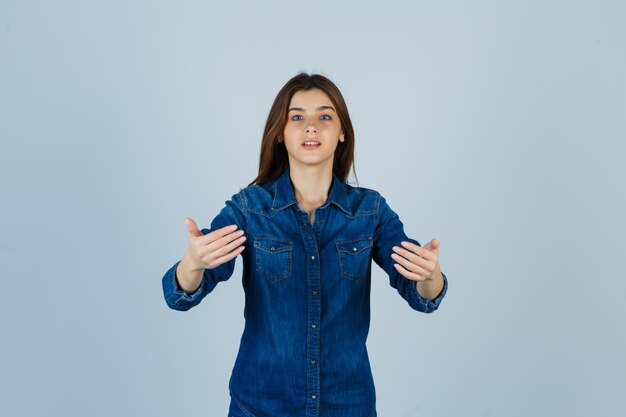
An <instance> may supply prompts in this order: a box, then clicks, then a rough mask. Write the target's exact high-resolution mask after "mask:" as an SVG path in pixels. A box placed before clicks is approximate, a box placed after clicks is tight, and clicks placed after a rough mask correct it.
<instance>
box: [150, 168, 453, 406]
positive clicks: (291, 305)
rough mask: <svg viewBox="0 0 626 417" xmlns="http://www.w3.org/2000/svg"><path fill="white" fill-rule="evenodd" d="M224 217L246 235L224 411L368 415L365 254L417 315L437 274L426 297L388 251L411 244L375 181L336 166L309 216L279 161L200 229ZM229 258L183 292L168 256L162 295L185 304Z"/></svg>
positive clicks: (222, 271)
mask: <svg viewBox="0 0 626 417" xmlns="http://www.w3.org/2000/svg"><path fill="white" fill-rule="evenodd" d="M230 224H237V226H238V228H240V229H243V230H244V231H245V235H246V236H247V240H246V241H245V246H246V249H245V250H244V251H243V252H242V253H241V256H242V259H243V277H242V283H243V288H244V292H245V308H244V318H245V326H244V331H243V335H242V337H241V344H240V347H239V352H238V354H237V358H236V360H235V364H234V367H233V370H232V374H231V377H230V381H229V391H230V396H231V403H230V408H229V416H232V417H244V416H245V417H270V416H272V417H275V416H281V417H304V416H306V417H313V416H316V417H374V416H376V393H375V388H374V380H373V377H372V372H371V369H370V362H369V358H368V353H367V348H366V345H365V342H366V340H367V334H368V331H369V323H370V287H371V272H372V270H371V260H372V259H373V260H374V262H376V264H377V265H379V266H380V267H381V268H382V269H383V270H384V271H385V272H386V273H387V275H388V276H389V284H390V285H391V287H393V288H395V289H396V290H397V291H398V294H399V295H400V296H401V297H402V298H403V299H404V300H405V302H406V303H407V304H408V305H409V307H410V308H412V309H413V310H415V311H420V312H423V313H431V312H433V311H435V310H436V309H437V308H438V307H439V304H440V302H441V300H442V298H443V297H444V295H445V294H446V292H447V289H448V280H447V278H446V276H445V275H443V274H442V275H443V279H444V287H443V289H442V291H441V293H440V294H439V295H438V296H437V298H435V299H434V300H427V299H424V298H422V297H421V296H420V295H419V293H418V292H417V291H416V288H415V282H414V281H411V280H409V279H407V278H405V277H403V276H402V275H400V274H399V273H398V272H397V271H396V269H395V268H394V266H393V264H394V263H395V261H394V260H393V258H391V254H392V252H393V251H392V249H391V248H392V246H394V245H397V246H399V245H400V242H401V241H403V240H405V241H410V242H413V243H415V244H417V245H419V242H418V241H416V240H414V239H411V238H409V237H408V236H407V235H406V234H405V233H404V229H403V225H402V222H401V221H400V219H399V218H398V215H397V214H396V213H395V212H394V211H393V210H392V209H391V208H390V207H389V205H388V204H387V202H386V201H385V198H384V197H382V196H381V195H380V194H379V193H378V192H377V191H374V190H371V189H367V188H363V187H353V186H351V185H349V184H345V183H343V182H341V181H340V180H339V179H338V178H337V177H336V176H335V175H333V182H332V187H331V191H330V193H329V196H328V199H327V200H326V202H325V203H324V204H323V205H322V206H321V207H319V208H317V209H316V210H315V215H314V223H313V224H311V221H310V217H309V215H308V213H307V212H305V211H303V210H301V209H300V207H299V206H298V203H297V201H296V199H295V196H294V193H293V188H292V184H291V180H290V177H289V170H288V169H287V170H285V172H284V173H283V174H282V175H281V176H280V177H279V178H278V179H276V180H274V181H272V182H269V183H266V184H263V185H253V186H249V187H246V188H244V189H242V190H240V191H239V192H238V193H236V194H234V195H233V196H232V197H231V199H230V200H228V201H226V204H225V207H224V208H223V209H222V210H221V212H220V213H219V214H218V215H217V216H216V217H215V218H214V219H213V221H212V222H211V227H210V229H202V233H203V234H207V233H209V232H211V231H213V230H216V229H219V228H221V227H224V226H227V225H230ZM235 259H236V258H235ZM235 259H232V260H230V261H229V262H227V263H224V264H222V265H220V266H218V267H217V268H214V269H209V270H205V271H204V275H203V277H202V282H201V284H200V287H199V288H198V289H197V290H196V291H195V292H194V293H193V294H187V293H185V292H184V291H182V290H181V289H180V287H179V286H178V283H177V281H176V277H175V270H176V267H177V265H178V263H179V262H180V261H178V262H176V263H175V264H174V265H173V266H172V267H171V268H170V269H169V270H168V271H167V272H166V273H165V275H164V276H163V280H162V284H163V293H164V297H165V301H166V302H167V305H168V306H169V307H170V308H172V309H174V310H179V311H186V310H189V309H190V308H192V307H194V306H196V305H197V304H198V303H200V301H201V300H202V299H203V298H204V297H205V296H206V295H207V294H209V293H210V292H211V291H213V289H214V288H215V286H216V285H217V284H218V283H219V282H220V281H226V280H228V279H229V278H230V277H231V275H232V273H233V270H234V267H235Z"/></svg>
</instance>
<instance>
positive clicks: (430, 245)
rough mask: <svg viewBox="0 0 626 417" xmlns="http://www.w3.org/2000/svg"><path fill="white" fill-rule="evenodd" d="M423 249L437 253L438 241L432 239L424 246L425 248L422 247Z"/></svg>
mask: <svg viewBox="0 0 626 417" xmlns="http://www.w3.org/2000/svg"><path fill="white" fill-rule="evenodd" d="M424 248H425V249H428V250H432V251H438V250H439V241H438V240H437V239H435V238H433V239H432V240H431V241H430V242H428V243H427V244H426V246H424Z"/></svg>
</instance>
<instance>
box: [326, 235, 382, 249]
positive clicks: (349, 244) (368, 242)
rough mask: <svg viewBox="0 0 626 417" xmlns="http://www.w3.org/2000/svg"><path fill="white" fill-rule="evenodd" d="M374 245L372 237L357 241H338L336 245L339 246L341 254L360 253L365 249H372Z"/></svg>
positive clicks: (359, 238) (360, 238) (357, 239)
mask: <svg viewBox="0 0 626 417" xmlns="http://www.w3.org/2000/svg"><path fill="white" fill-rule="evenodd" d="M373 243H374V239H372V237H371V236H365V237H358V238H356V239H349V240H337V241H335V244H336V245H337V250H338V251H339V252H346V253H359V252H361V251H362V250H363V249H367V248H370V247H372V244H373Z"/></svg>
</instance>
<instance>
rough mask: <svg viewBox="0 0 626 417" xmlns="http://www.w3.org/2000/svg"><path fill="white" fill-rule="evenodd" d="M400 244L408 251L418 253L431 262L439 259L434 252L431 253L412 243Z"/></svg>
mask: <svg viewBox="0 0 626 417" xmlns="http://www.w3.org/2000/svg"><path fill="white" fill-rule="evenodd" d="M400 244H401V245H402V246H403V247H405V248H407V249H409V250H411V251H413V252H415V253H417V254H418V255H419V256H421V257H422V258H424V259H428V260H429V261H435V258H436V257H437V255H436V254H435V253H434V252H432V251H429V250H428V249H426V248H424V247H422V246H419V245H415V244H413V243H411V242H400Z"/></svg>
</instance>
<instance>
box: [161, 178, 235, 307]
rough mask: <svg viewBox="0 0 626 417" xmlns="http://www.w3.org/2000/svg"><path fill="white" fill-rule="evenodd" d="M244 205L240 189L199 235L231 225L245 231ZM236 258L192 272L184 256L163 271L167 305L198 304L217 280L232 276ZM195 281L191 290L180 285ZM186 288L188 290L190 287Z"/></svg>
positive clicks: (164, 293) (185, 305) (211, 289)
mask: <svg viewBox="0 0 626 417" xmlns="http://www.w3.org/2000/svg"><path fill="white" fill-rule="evenodd" d="M245 207H246V199H245V193H244V191H243V190H241V191H239V193H237V194H234V195H233V196H232V197H231V199H230V200H227V201H226V203H225V206H224V208H222V210H221V211H220V213H219V214H218V215H217V216H216V217H215V218H214V219H213V221H212V222H211V227H210V229H202V230H201V232H202V234H203V235H206V234H208V233H210V232H211V231H213V230H216V229H219V228H222V227H224V226H228V225H230V224H236V225H237V228H238V229H242V230H244V232H245V231H246V227H247V219H246V215H245ZM246 244H247V243H246ZM244 252H245V251H244ZM236 259H237V257H235V258H233V259H231V260H229V261H227V262H224V263H223V264H221V265H220V266H218V267H216V268H213V269H205V270H202V271H191V270H189V269H188V268H187V264H186V262H185V257H183V259H181V260H180V261H178V262H176V263H175V264H174V265H173V266H172V267H171V268H170V269H169V270H168V271H167V272H166V273H165V275H164V276H163V278H162V280H161V284H162V287H163V297H164V298H165V302H166V303H167V305H168V307H170V308H171V309H173V310H178V311H187V310H189V309H190V308H192V307H194V306H196V305H198V304H199V303H200V301H202V299H203V298H204V297H206V296H207V295H208V294H209V293H210V292H211V291H213V289H214V288H215V287H216V286H217V284H218V283H219V282H221V281H227V280H228V279H229V278H230V277H231V276H232V274H233V271H234V269H235V261H236ZM197 275H201V278H198V276H197ZM198 280H199V282H200V284H199V286H198V287H197V288H196V290H195V291H193V292H189V291H185V290H184V289H183V288H182V287H181V285H180V284H181V283H183V284H184V285H186V284H187V283H191V282H198ZM186 289H187V290H189V289H190V288H186Z"/></svg>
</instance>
